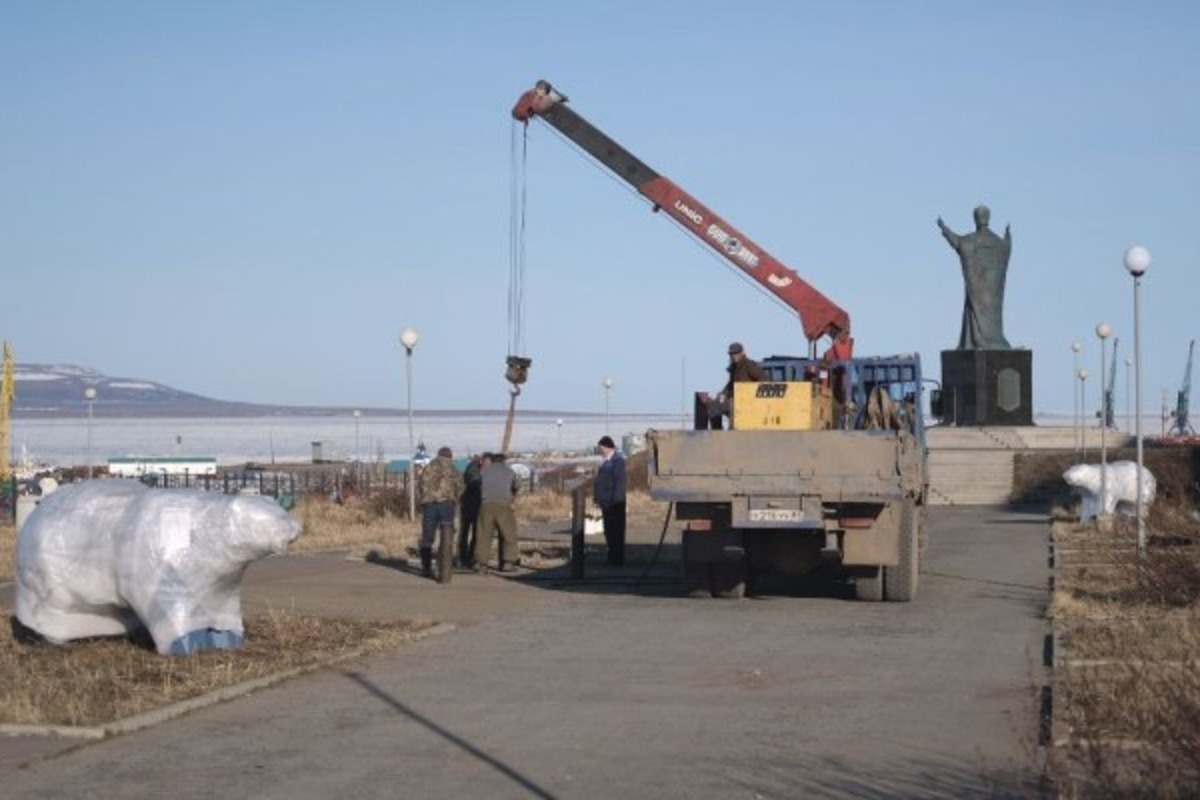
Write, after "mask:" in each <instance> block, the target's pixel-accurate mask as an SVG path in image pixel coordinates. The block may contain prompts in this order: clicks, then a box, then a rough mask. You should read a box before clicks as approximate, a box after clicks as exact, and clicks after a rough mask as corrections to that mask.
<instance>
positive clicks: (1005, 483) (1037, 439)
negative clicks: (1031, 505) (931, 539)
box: [926, 425, 1131, 505]
mask: <svg viewBox="0 0 1200 800" xmlns="http://www.w3.org/2000/svg"><path fill="white" fill-rule="evenodd" d="M926 437H927V441H928V444H929V502H930V504H931V505H1004V504H1006V503H1008V498H1009V495H1010V494H1011V492H1012V486H1013V455H1014V454H1015V453H1018V452H1022V451H1028V450H1074V449H1075V447H1076V445H1077V437H1078V431H1077V430H1076V429H1075V428H1073V427H1071V426H1069V425H1064V426H1030V427H1011V428H1010V427H984V428H958V427H949V426H947V427H934V428H930V429H929V430H928V431H927V432H926ZM1105 439H1106V443H1107V445H1108V447H1111V448H1117V447H1126V446H1128V445H1129V443H1130V441H1131V437H1130V436H1129V435H1127V434H1124V433H1120V432H1117V431H1108V432H1107V433H1106V435H1105ZM1085 444H1086V445H1087V447H1088V449H1089V450H1091V449H1093V448H1098V447H1099V446H1100V431H1099V430H1097V429H1096V428H1091V429H1089V430H1088V431H1087V433H1086V439H1085Z"/></svg>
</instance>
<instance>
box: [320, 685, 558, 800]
mask: <svg viewBox="0 0 1200 800" xmlns="http://www.w3.org/2000/svg"><path fill="white" fill-rule="evenodd" d="M343 674H344V675H345V676H346V677H347V678H349V679H350V680H351V681H354V682H355V683H357V684H358V685H359V686H361V687H362V688H363V689H365V690H366V691H367V692H369V693H370V694H372V695H374V696H375V697H376V698H378V699H380V700H382V701H383V702H384V703H386V704H387V705H389V706H391V707H392V708H394V709H395V710H396V711H397V712H399V713H400V714H403V715H404V716H405V717H407V718H408V719H411V720H412V721H413V722H416V723H418V724H420V725H422V726H424V727H425V728H426V729H427V730H429V731H431V732H433V733H435V734H437V735H438V736H440V737H442V738H443V739H445V740H446V741H447V742H450V743H451V744H453V745H454V746H456V747H458V748H460V749H462V750H463V751H464V752H466V753H468V754H470V755H471V756H473V757H474V758H477V759H479V760H480V761H482V762H484V763H485V764H487V765H489V766H490V767H492V768H493V769H494V770H496V771H497V772H499V773H500V774H501V775H504V776H505V777H507V778H508V779H509V780H511V781H512V782H513V783H516V784H517V785H518V786H520V787H521V788H523V789H525V790H526V791H528V792H529V793H530V795H532V796H533V797H544V798H553V797H554V795H553V794H551V793H550V792H548V791H547V790H545V789H543V788H542V787H541V786H538V785H537V784H536V783H534V782H533V781H532V780H530V779H529V778H527V777H525V776H524V775H522V774H521V773H520V772H517V771H516V770H515V769H513V768H512V767H510V766H508V765H507V764H505V763H504V762H503V761H500V760H499V759H497V758H496V757H494V756H491V755H489V754H487V753H485V752H484V751H483V750H480V749H479V748H478V747H476V746H475V745H473V744H471V743H470V742H468V741H467V740H466V739H464V738H462V737H461V736H458V735H456V734H454V733H452V732H451V731H448V730H446V729H445V728H443V727H442V726H441V725H438V724H437V723H436V722H434V721H433V720H431V719H429V718H428V717H426V716H424V715H422V714H420V713H419V712H417V711H416V710H415V709H413V708H410V707H409V706H407V705H405V704H404V703H402V702H400V701H399V700H397V699H396V698H395V697H393V696H392V695H390V694H388V693H387V692H385V691H384V690H383V689H380V688H379V687H378V686H376V685H375V684H374V683H372V682H371V680H370V679H369V678H367V677H366V676H365V675H363V674H362V673H360V672H345V673H343Z"/></svg>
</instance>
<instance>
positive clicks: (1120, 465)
mask: <svg viewBox="0 0 1200 800" xmlns="http://www.w3.org/2000/svg"><path fill="white" fill-rule="evenodd" d="M1100 469H1101V467H1100V465H1099V464H1076V465H1075V466H1073V467H1071V468H1070V469H1068V470H1067V471H1066V472H1064V473H1063V480H1064V481H1066V482H1067V485H1068V486H1073V487H1075V488H1076V489H1078V490H1079V492H1080V495H1081V497H1082V506H1081V508H1080V511H1079V521H1080V522H1087V521H1089V520H1093V519H1095V518H1096V517H1097V516H1098V515H1100V514H1113V513H1116V512H1117V511H1118V510H1120V511H1122V512H1124V513H1127V514H1136V513H1137V511H1136V506H1137V469H1138V466H1137V463H1136V462H1134V461H1113V462H1110V463H1109V464H1108V468H1107V470H1106V472H1105V477H1106V478H1107V480H1106V481H1104V483H1105V487H1104V488H1106V489H1107V490H1108V491H1107V496H1106V497H1101V496H1100V495H1101V482H1102V481H1101V473H1100ZM1157 488H1158V483H1157V481H1155V480H1154V475H1153V473H1151V472H1150V470H1148V469H1146V467H1145V466H1143V467H1142V506H1143V508H1149V507H1150V504H1151V503H1153V502H1154V495H1155V492H1156V491H1157Z"/></svg>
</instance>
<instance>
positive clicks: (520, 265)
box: [508, 121, 529, 356]
mask: <svg viewBox="0 0 1200 800" xmlns="http://www.w3.org/2000/svg"><path fill="white" fill-rule="evenodd" d="M518 127H520V128H521V133H520V134H518V133H517V128H518ZM510 140H511V141H510V151H511V152H510V154H509V170H510V179H509V198H508V353H509V355H514V356H515V355H523V354H524V351H525V320H524V313H525V205H526V202H525V201H526V194H527V193H526V168H525V165H526V161H527V156H528V152H529V132H528V128H527V126H526V125H524V124H523V123H518V122H516V121H513V123H512V135H511V137H510Z"/></svg>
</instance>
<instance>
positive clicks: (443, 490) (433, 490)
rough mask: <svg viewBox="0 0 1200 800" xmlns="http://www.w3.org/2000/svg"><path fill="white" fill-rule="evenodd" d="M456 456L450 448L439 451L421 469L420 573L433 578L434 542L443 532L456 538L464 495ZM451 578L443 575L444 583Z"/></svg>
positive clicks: (418, 488)
mask: <svg viewBox="0 0 1200 800" xmlns="http://www.w3.org/2000/svg"><path fill="white" fill-rule="evenodd" d="M453 459H454V453H453V452H451V450H450V448H449V447H441V448H438V451H437V458H435V459H433V461H430V462H429V463H428V464H426V465H425V468H424V469H422V470H421V474H420V477H419V478H418V480H417V490H418V494H419V495H420V498H421V546H420V553H421V574H422V575H423V576H425V577H426V578H431V577H433V540H434V536H435V533H436V532H437V531H438V530H441V532H442V533H441V535H442V536H450V537H453V536H454V506H455V503H457V502H458V498H459V496H461V495H462V493H463V477H462V474H461V473H459V471H458V469H457V468H455V466H454V460H453ZM447 577H448V576H442V580H443V582H445V579H446V578H447Z"/></svg>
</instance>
